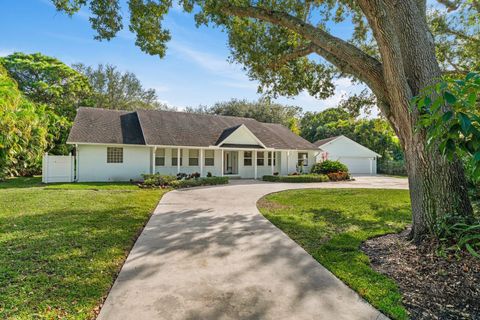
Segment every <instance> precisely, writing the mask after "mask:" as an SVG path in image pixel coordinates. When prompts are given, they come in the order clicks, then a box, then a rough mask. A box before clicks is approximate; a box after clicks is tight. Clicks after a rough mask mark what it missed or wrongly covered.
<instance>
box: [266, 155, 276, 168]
mask: <svg viewBox="0 0 480 320" xmlns="http://www.w3.org/2000/svg"><path fill="white" fill-rule="evenodd" d="M272 156H273V165H274V166H276V165H277V158H276V157H275V156H274V155H273V152H269V153H268V165H269V166H271V165H272Z"/></svg>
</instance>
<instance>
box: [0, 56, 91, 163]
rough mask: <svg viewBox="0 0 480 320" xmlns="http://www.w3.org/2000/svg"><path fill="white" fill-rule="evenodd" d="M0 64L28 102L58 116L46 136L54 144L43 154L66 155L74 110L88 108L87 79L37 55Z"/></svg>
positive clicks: (7, 59)
mask: <svg viewBox="0 0 480 320" xmlns="http://www.w3.org/2000/svg"><path fill="white" fill-rule="evenodd" d="M0 64H2V65H3V66H4V67H5V69H6V70H7V72H8V74H9V76H10V77H12V78H13V79H14V80H15V81H16V82H17V83H18V88H19V89H20V91H21V92H22V93H23V94H24V95H25V96H26V97H27V98H28V99H29V100H30V101H32V102H34V103H36V104H38V105H44V106H45V107H46V108H48V109H49V110H51V111H52V112H53V113H54V114H56V115H57V116H58V121H56V125H55V126H54V127H52V128H51V130H50V132H49V134H50V135H51V136H52V137H53V140H54V143H53V144H52V145H51V146H49V150H46V151H49V152H51V153H54V154H67V153H68V152H69V150H70V147H69V146H67V145H66V144H65V142H66V140H67V137H68V133H69V131H70V127H71V124H72V121H73V119H74V118H75V114H76V109H77V108H78V107H79V106H85V105H88V104H89V98H90V95H91V89H90V85H89V83H88V80H87V78H86V77H85V76H83V75H82V74H81V73H79V72H77V71H75V70H74V69H72V68H70V67H69V66H67V65H66V64H64V63H63V62H61V61H59V60H57V59H55V58H53V57H48V56H44V55H42V54H40V53H34V54H25V53H20V52H17V53H14V54H11V55H9V56H6V57H3V58H0Z"/></svg>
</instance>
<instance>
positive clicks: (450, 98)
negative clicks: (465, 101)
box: [443, 91, 457, 104]
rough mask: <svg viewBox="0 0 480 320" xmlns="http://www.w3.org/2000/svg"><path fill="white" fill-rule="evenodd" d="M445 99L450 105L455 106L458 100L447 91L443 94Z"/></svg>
mask: <svg viewBox="0 0 480 320" xmlns="http://www.w3.org/2000/svg"><path fill="white" fill-rule="evenodd" d="M443 97H444V98H445V101H447V103H449V104H454V103H455V102H456V101H457V98H456V97H455V96H454V95H453V94H452V93H451V92H449V91H445V92H444V93H443Z"/></svg>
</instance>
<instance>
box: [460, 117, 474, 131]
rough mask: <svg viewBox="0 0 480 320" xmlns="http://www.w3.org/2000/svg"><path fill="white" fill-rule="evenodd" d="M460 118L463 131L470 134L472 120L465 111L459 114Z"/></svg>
mask: <svg viewBox="0 0 480 320" xmlns="http://www.w3.org/2000/svg"><path fill="white" fill-rule="evenodd" d="M458 118H459V119H460V125H461V126H462V131H463V133H465V134H468V133H469V132H470V127H471V126H472V122H471V121H470V119H469V118H468V116H467V115H466V114H465V113H463V112H460V113H459V114H458Z"/></svg>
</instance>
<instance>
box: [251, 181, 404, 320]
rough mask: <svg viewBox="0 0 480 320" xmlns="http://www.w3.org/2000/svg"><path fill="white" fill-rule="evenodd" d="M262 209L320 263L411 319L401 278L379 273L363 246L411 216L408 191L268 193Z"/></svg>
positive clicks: (398, 316)
mask: <svg viewBox="0 0 480 320" xmlns="http://www.w3.org/2000/svg"><path fill="white" fill-rule="evenodd" d="M258 206H259V209H260V211H261V212H262V214H263V215H264V216H265V217H266V218H267V219H268V220H270V221H271V222H272V223H273V224H275V225H276V226H277V227H278V228H280V229H281V230H283V231H284V232H285V233H286V234H288V236H289V237H290V238H292V239H293V240H294V241H295V242H297V243H298V244H299V245H300V246H302V247H303V248H304V249H305V250H306V251H307V252H308V253H310V254H311V255H312V256H313V257H314V258H315V259H316V260H317V261H318V262H320V263H321V264H322V265H324V266H325V267H326V268H328V269H329V270H330V271H331V272H333V273H334V274H335V275H336V276H337V277H338V278H339V279H341V280H342V281H344V282H345V283H346V284H347V285H349V286H350V287H351V288H353V289H354V290H355V291H357V292H358V293H359V294H360V295H361V296H362V297H364V298H365V299H366V300H367V301H369V302H370V303H371V304H372V305H374V306H375V307H376V308H378V309H379V310H381V311H382V312H384V313H385V314H387V315H388V316H390V317H392V318H394V319H407V318H408V315H407V311H406V309H405V308H404V307H403V305H402V303H401V300H402V297H401V294H400V292H399V290H398V287H397V286H396V284H395V282H394V281H393V280H391V279H389V278H388V277H386V276H383V275H381V274H379V273H377V272H375V271H374V270H373V269H372V268H371V267H370V263H369V259H368V257H367V256H366V255H365V254H364V253H363V252H362V251H361V250H360V249H359V247H360V245H361V243H362V242H363V241H365V240H367V239H369V238H372V237H375V236H380V235H383V234H387V233H393V232H399V231H401V230H403V229H404V228H405V227H406V225H407V224H408V223H410V221H411V210H410V200H409V195H408V191H407V190H374V189H310V190H290V191H284V192H279V193H274V194H270V195H267V196H266V197H264V198H262V199H261V200H260V201H259V203H258Z"/></svg>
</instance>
